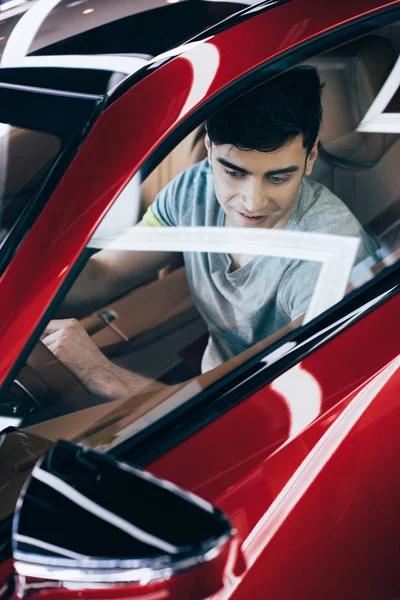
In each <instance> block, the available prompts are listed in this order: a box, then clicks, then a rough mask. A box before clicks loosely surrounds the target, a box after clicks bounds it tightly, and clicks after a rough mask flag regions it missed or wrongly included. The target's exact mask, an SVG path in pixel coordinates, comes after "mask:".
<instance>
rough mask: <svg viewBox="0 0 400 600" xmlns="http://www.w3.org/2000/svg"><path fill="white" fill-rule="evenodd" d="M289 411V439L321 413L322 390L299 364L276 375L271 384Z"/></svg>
mask: <svg viewBox="0 0 400 600" xmlns="http://www.w3.org/2000/svg"><path fill="white" fill-rule="evenodd" d="M271 387H272V389H273V390H274V392H277V393H278V394H279V395H280V396H281V397H282V398H283V400H284V401H285V404H286V406H287V408H288V411H289V419H290V430H289V439H290V438H292V437H294V436H296V435H297V434H298V433H300V432H301V431H303V429H305V428H306V427H307V425H309V424H310V423H312V421H314V419H316V418H317V417H318V416H319V414H320V413H321V407H322V391H321V388H320V385H319V383H318V381H317V380H316V379H315V377H314V376H313V375H311V373H309V372H308V371H306V370H305V369H303V367H302V366H301V364H299V365H296V366H295V367H292V368H291V369H289V371H287V372H286V373H284V374H283V375H281V376H280V377H277V379H275V381H274V382H273V383H272V384H271Z"/></svg>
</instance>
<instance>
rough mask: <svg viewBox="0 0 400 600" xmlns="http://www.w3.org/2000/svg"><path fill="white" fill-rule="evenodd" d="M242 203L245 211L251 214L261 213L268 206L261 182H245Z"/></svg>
mask: <svg viewBox="0 0 400 600" xmlns="http://www.w3.org/2000/svg"><path fill="white" fill-rule="evenodd" d="M242 199H243V203H244V205H245V207H246V210H248V211H249V212H252V213H256V212H258V211H262V210H263V209H264V208H265V206H266V204H268V197H267V194H266V190H265V189H264V185H263V181H259V180H258V179H252V180H250V181H248V182H247V185H246V188H245V189H244V190H243V196H242Z"/></svg>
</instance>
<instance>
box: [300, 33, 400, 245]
mask: <svg viewBox="0 0 400 600" xmlns="http://www.w3.org/2000/svg"><path fill="white" fill-rule="evenodd" d="M395 61H396V53H395V51H394V49H393V46H392V44H391V43H390V41H389V40H388V39H386V38H384V37H380V36H377V35H367V36H365V37H362V38H359V39H358V40H356V41H354V42H351V43H350V44H345V45H343V46H340V47H339V48H336V49H335V50H333V51H330V52H327V53H325V54H322V55H320V56H318V57H317V58H315V59H313V60H312V61H308V64H312V65H313V66H315V67H316V68H317V69H318V71H319V74H320V77H321V80H322V81H323V82H324V83H325V88H324V92H323V109H324V114H323V125H322V128H321V132H320V142H321V143H320V155H319V157H318V160H317V162H316V164H315V167H314V171H313V174H312V178H313V179H314V180H317V181H320V182H321V183H324V184H325V185H326V186H327V187H328V188H329V189H330V190H331V191H333V192H334V193H335V194H336V195H337V196H339V198H341V199H342V200H343V201H344V202H345V204H346V205H347V206H348V207H349V208H350V210H351V211H352V212H353V213H354V214H355V215H356V217H357V218H358V220H359V221H360V223H361V224H362V225H363V226H364V227H365V228H366V229H367V230H368V231H370V233H372V234H373V235H375V236H376V237H377V238H378V239H379V240H380V242H381V244H382V245H383V246H386V247H387V249H388V250H389V251H391V250H396V249H397V248H398V247H399V246H400V210H399V208H400V203H399V198H400V172H399V168H398V165H399V164H400V139H399V138H398V136H396V135H393V134H384V133H358V132H357V127H358V125H359V123H360V121H361V120H362V118H363V117H364V116H365V114H366V112H367V110H368V109H369V107H370V106H371V104H372V102H373V101H374V99H375V98H376V96H377V95H378V93H379V91H380V90H381V89H382V86H383V84H384V83H385V81H386V79H387V77H388V75H389V73H390V72H391V70H392V69H393V67H394V64H395ZM393 110H395V109H393ZM396 213H397V216H396Z"/></svg>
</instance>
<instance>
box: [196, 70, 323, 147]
mask: <svg viewBox="0 0 400 600" xmlns="http://www.w3.org/2000/svg"><path fill="white" fill-rule="evenodd" d="M322 87H323V86H322V85H321V81H320V79H319V76H318V73H317V71H316V69H314V67H310V66H301V67H296V68H294V69H291V70H290V71H287V72H286V73H283V74H281V75H278V76H277V77H274V78H273V79H271V80H269V81H267V82H266V83H263V84H262V85H260V86H258V87H256V88H254V89H253V90H251V91H250V92H247V93H246V94H244V95H243V96H241V97H240V98H238V99H237V100H234V101H233V102H231V103H230V104H228V105H227V106H225V107H224V108H222V109H221V110H220V111H218V112H217V113H215V114H214V115H213V116H211V117H210V118H209V119H208V121H207V125H206V127H207V132H208V135H209V137H210V140H211V141H212V142H214V144H232V145H233V146H236V147H237V148H240V149H241V150H260V151H262V152H273V151H274V150H277V149H278V148H281V147H283V146H285V145H286V144H288V143H289V142H290V141H292V140H293V139H294V138H295V137H297V136H298V135H300V134H301V135H302V136H303V145H304V148H306V150H307V153H309V152H310V150H311V149H312V147H313V146H314V144H315V140H316V139H317V136H318V131H319V128H320V126H321V120H322V105H321V95H322V94H321V93H322Z"/></svg>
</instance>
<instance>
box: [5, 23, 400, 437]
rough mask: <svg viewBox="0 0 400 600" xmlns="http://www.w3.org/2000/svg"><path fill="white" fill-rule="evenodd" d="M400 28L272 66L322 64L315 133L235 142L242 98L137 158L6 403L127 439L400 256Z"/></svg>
mask: <svg viewBox="0 0 400 600" xmlns="http://www.w3.org/2000/svg"><path fill="white" fill-rule="evenodd" d="M397 33H398V26H397V24H393V25H391V26H390V27H386V28H384V29H380V30H378V31H376V32H374V33H373V34H369V35H367V36H363V37H358V38H357V39H355V40H353V41H350V42H347V43H346V44H343V45H341V46H338V47H335V48H333V49H331V50H329V52H325V53H323V54H319V55H317V56H314V57H313V58H311V59H309V60H307V61H306V63H302V64H300V65H296V67H294V68H293V69H291V70H289V71H287V72H285V73H281V74H279V75H277V76H276V77H274V78H273V79H270V80H268V81H266V84H268V85H270V83H271V82H274V83H273V86H276V87H272V88H269V89H273V90H278V88H279V86H281V85H282V86H283V88H282V89H283V90H285V89H286V90H290V91H291V93H293V89H294V88H293V85H294V83H293V82H294V80H293V79H292V78H293V77H298V76H299V77H300V78H301V77H303V76H304V73H306V76H307V77H311V79H312V78H314V80H315V74H317V75H318V77H319V79H320V81H321V83H322V84H323V90H322V108H323V120H322V125H321V127H320V129H319V135H318V138H317V139H313V137H312V135H311V134H310V140H311V141H310V140H309V143H310V146H309V147H308V148H306V141H305V139H306V138H305V137H304V136H303V134H302V135H300V137H299V135H297V136H296V135H295V136H294V137H292V138H291V139H289V141H286V143H284V144H283V145H282V144H280V145H279V143H278V145H277V147H276V144H275V146H274V145H273V144H272V145H271V147H269V148H264V149H263V150H255V151H254V149H251V148H250V149H249V147H248V145H246V143H245V142H240V143H239V142H238V143H237V145H235V144H233V143H230V144H227V143H225V142H224V139H225V138H224V135H225V132H224V131H225V130H224V128H225V129H226V128H227V126H228V125H229V124H230V125H229V126H230V127H231V126H232V127H233V125H232V123H233V124H235V123H236V121H237V115H235V110H236V109H232V110H233V112H232V113H229V114H230V116H229V115H228V117H229V118H228V117H227V120H226V121H225V122H224V125H223V127H220V126H219V125H218V119H219V118H220V116H221V115H219V116H218V113H216V114H215V115H210V118H209V119H208V121H207V130H206V127H205V126H204V125H203V126H200V127H199V128H198V129H196V130H194V131H193V132H192V133H191V134H190V135H189V136H188V137H187V138H185V139H184V140H183V141H182V142H181V143H180V144H179V145H178V146H176V147H175V148H174V149H173V150H172V152H171V153H170V154H169V155H168V156H167V157H166V158H165V160H164V161H163V162H162V163H161V164H160V165H158V167H157V168H156V169H155V170H154V171H153V172H152V173H151V174H150V176H149V177H148V178H147V179H146V180H145V181H140V178H139V174H137V175H136V176H135V177H134V178H133V179H132V181H131V182H130V184H129V185H128V186H127V187H126V188H125V189H124V190H123V192H122V193H121V195H120V197H119V198H118V199H117V201H116V203H115V204H114V206H113V207H112V208H111V210H110V211H109V213H108V214H107V215H106V216H105V218H104V220H103V222H102V223H101V225H100V227H99V228H98V230H97V231H96V232H95V233H94V235H93V237H92V239H91V240H90V242H89V244H88V247H87V249H86V251H87V253H88V254H90V255H91V256H92V258H90V260H89V261H88V263H87V264H86V266H85V268H84V269H83V271H82V272H81V274H80V275H79V277H78V279H77V281H76V282H75V284H74V285H73V286H72V288H71V290H70V291H69V293H68V295H67V297H66V298H65V299H64V301H63V302H62V303H61V304H60V306H58V308H57V310H56V312H55V313H54V315H53V317H54V318H53V319H52V321H51V322H50V323H49V325H48V326H47V329H46V330H45V331H44V332H43V333H42V341H43V342H44V343H40V344H38V345H37V346H36V347H35V349H34V351H33V352H32V354H31V356H30V357H29V359H28V361H27V364H26V365H25V366H24V367H23V369H22V370H21V372H20V373H19V375H18V376H17V378H16V381H15V382H14V384H13V385H12V386H11V387H10V390H9V398H8V407H7V406H6V404H4V405H3V406H2V410H3V414H2V417H3V419H7V418H11V417H12V418H14V419H15V418H17V419H18V424H19V426H22V427H25V428H26V431H29V432H30V433H32V434H35V435H40V436H43V437H44V438H48V439H57V438H58V437H59V436H60V435H62V437H66V438H69V439H76V438H79V439H80V436H84V437H85V440H86V443H91V444H92V445H94V446H96V447H100V448H104V449H107V448H110V447H113V446H114V445H116V444H118V443H120V442H121V440H124V439H126V438H127V437H129V436H131V435H133V434H134V433H135V432H137V431H141V430H143V429H144V428H146V427H148V426H149V425H150V424H152V423H154V422H155V421H157V420H158V419H160V418H161V417H162V416H163V415H166V414H168V412H169V411H171V410H173V409H175V408H176V407H177V406H182V405H183V404H184V403H185V402H186V401H187V400H188V399H189V398H191V397H193V395H195V394H197V393H199V392H200V391H204V390H206V389H208V388H209V386H211V385H212V384H214V383H216V382H218V381H220V380H221V379H222V378H223V377H224V376H225V375H227V374H232V373H234V372H235V369H237V368H238V367H241V366H242V365H244V364H245V363H246V361H248V360H249V359H251V358H252V357H254V356H263V357H264V358H263V360H265V362H266V364H269V363H270V361H273V360H276V357H279V356H282V355H283V354H284V353H285V352H287V351H289V350H290V349H291V348H292V345H291V344H293V342H291V339H292V338H291V337H290V336H291V333H292V332H293V331H294V330H296V329H297V328H300V327H304V326H305V325H306V324H307V323H310V322H312V321H313V320H315V319H316V318H317V317H318V316H319V315H321V314H322V313H324V312H325V311H327V310H330V309H332V308H334V307H335V306H336V305H337V304H338V303H340V302H342V300H343V298H345V297H346V295H348V294H349V293H357V290H359V289H360V288H361V287H362V286H363V285H364V284H365V283H367V282H369V281H371V280H373V279H374V277H376V276H377V275H378V274H380V273H383V272H384V271H385V269H387V268H389V267H390V266H391V265H393V264H394V263H395V262H396V261H397V260H398V258H399V249H400V222H399V220H398V196H399V194H398V189H397V176H396V165H397V162H398V160H397V158H398V157H397V154H398V153H399V147H400V146H399V144H400V141H399V138H398V133H399V131H400V129H399V128H398V127H397V125H396V123H397V119H398V107H397V104H396V102H397V101H396V94H395V91H396V90H397V88H398V83H397V80H398V75H397V74H396V75H395V77H397V80H396V82H395V84H392V85H391V88H390V90H389V91H385V89H386V90H388V88H387V87H385V86H386V82H387V81H389V79H390V77H389V76H390V74H392V73H397V72H398V71H397V67H396V65H397V61H398V52H399V49H398V47H397V39H398V36H397ZM377 56H379V60H377V58H376V57H377ZM299 74H300V75H299ZM285 78H286V79H285ZM310 81H311V80H310ZM282 82H286V83H282ZM262 85H264V84H262ZM285 86H286V88H285ZM396 86H397V87H396ZM261 87H262V86H260V88H261ZM394 88H395V90H394V91H393V89H394ZM266 89H267V90H268V88H266ZM307 89H309V88H308V87H307ZM382 90H383V91H382ZM259 91H260V90H259V89H258V88H257V89H254V90H251V92H249V94H253V96H250V95H249V96H248V98H250V100H251V104H252V106H254V102H253V99H254V98H256V97H257V94H258V93H259ZM276 93H278V91H276ZM279 93H283V92H282V90H281V92H279ZM310 93H311V92H310ZM382 94H384V99H383V101H382ZM379 96H381V101H380V104H379V106H377V108H376V106H375V108H374V111H375V112H374V114H372V113H371V112H370V110H371V107H373V106H374V103H375V101H376V99H377V98H379ZM243 98H244V96H243ZM246 101H247V100H243V102H244V103H243V104H242V105H241V106H243V107H245V106H246ZM306 101H307V102H311V99H310V98H307V97H306V98H305V100H304V99H303V102H306ZM385 103H386V104H385ZM233 105H234V102H232V106H233ZM387 106H389V109H388V110H389V112H386V113H385V110H386V107H387ZM306 107H308V108H310V105H309V104H307V105H306ZM225 108H226V107H223V108H222V109H221V111H223V110H224V109H225ZM303 108H305V107H303ZM229 110H231V109H229ZM271 110H272V109H271ZM273 110H275V108H274V109H273ZM310 110H311V108H310ZM376 111H378V115H377V113H376ZM228 112H229V111H228ZM306 112H307V111H306V110H303V111H302V113H301V114H303V113H306ZM385 114H388V115H390V122H389V121H388V119H387V118H386V119H385V117H384V115H385ZM371 115H372V116H371ZM379 115H380V116H381V117H382V118H378V116H379ZM214 116H215V118H216V120H215V122H214V123H212V119H213V118H214ZM267 116H268V115H267ZM267 116H266V118H267ZM227 124H228V125H227ZM228 129H229V128H228ZM261 130H262V126H261V125H260V127H259V131H261ZM229 131H230V130H229ZM257 131H258V130H257ZM317 131H318V128H317V130H316V131H314V134H315V136H316V134H317ZM228 133H229V132H228ZM245 134H246V131H245V132H243V131H241V132H240V135H242V136H243V135H245ZM207 135H208V138H209V141H207ZM229 135H230V133H229ZM218 136H220V137H218ZM210 142H211V143H210ZM311 163H312V164H311ZM285 190H289V191H286V192H285ZM253 196H254V197H255V198H256V201H255V203H253V204H252V202H253V200H252V197H253ZM253 219H254V220H253ZM252 220H253V221H252ZM287 335H288V336H289V337H287ZM65 336H66V337H65ZM60 339H61V340H63V339H64V340H65V339H66V340H67V342H66V346H68V345H69V344H70V345H71V348H72V355H71V353H70V354H69V355H66V354H63V349H62V344H61V346H60ZM75 339H78V340H79V348H80V349H79V350H77V348H78V346H74V344H73V342H74V340H75ZM68 340H69V341H68ZM280 340H281V342H280V343H281V345H279V341H280ZM87 344H89V345H90V344H91V345H92V346H91V347H96V348H97V351H98V350H100V352H98V354H95V355H94V358H93V357H92V358H86V355H85V353H84V352H83V351H82V350H81V348H83V347H84V348H86V347H87ZM60 348H61V349H60ZM270 348H272V355H271V356H272V358H270V355H269V349H270ZM260 353H261V354H260ZM57 356H58V358H56V357H57ZM96 365H97V366H96ZM97 369H100V371H101V373H100V371H99V370H97ZM115 369H116V370H115ZM97 373H100V375H99V378H97V375H96V374H97ZM115 373H117V376H116V377H115ZM126 373H128V374H129V376H126ZM132 376H133V379H132ZM136 376H137V380H136V381H135V380H134V378H135V377H136ZM125 377H127V379H125ZM118 378H119V379H120V380H119V381H117V380H118ZM100 380H101V381H102V383H101V381H100ZM126 382H127V383H126ZM125 384H126V385H125ZM119 385H120V387H119ZM124 386H125V387H124ZM130 386H131V387H130ZM121 390H122V391H121ZM124 390H125V391H124ZM16 407H17V408H16ZM17 409H18V410H17ZM7 411H8V412H7ZM4 423H7V421H4ZM50 423H51V426H50ZM13 424H15V423H14V422H13Z"/></svg>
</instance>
